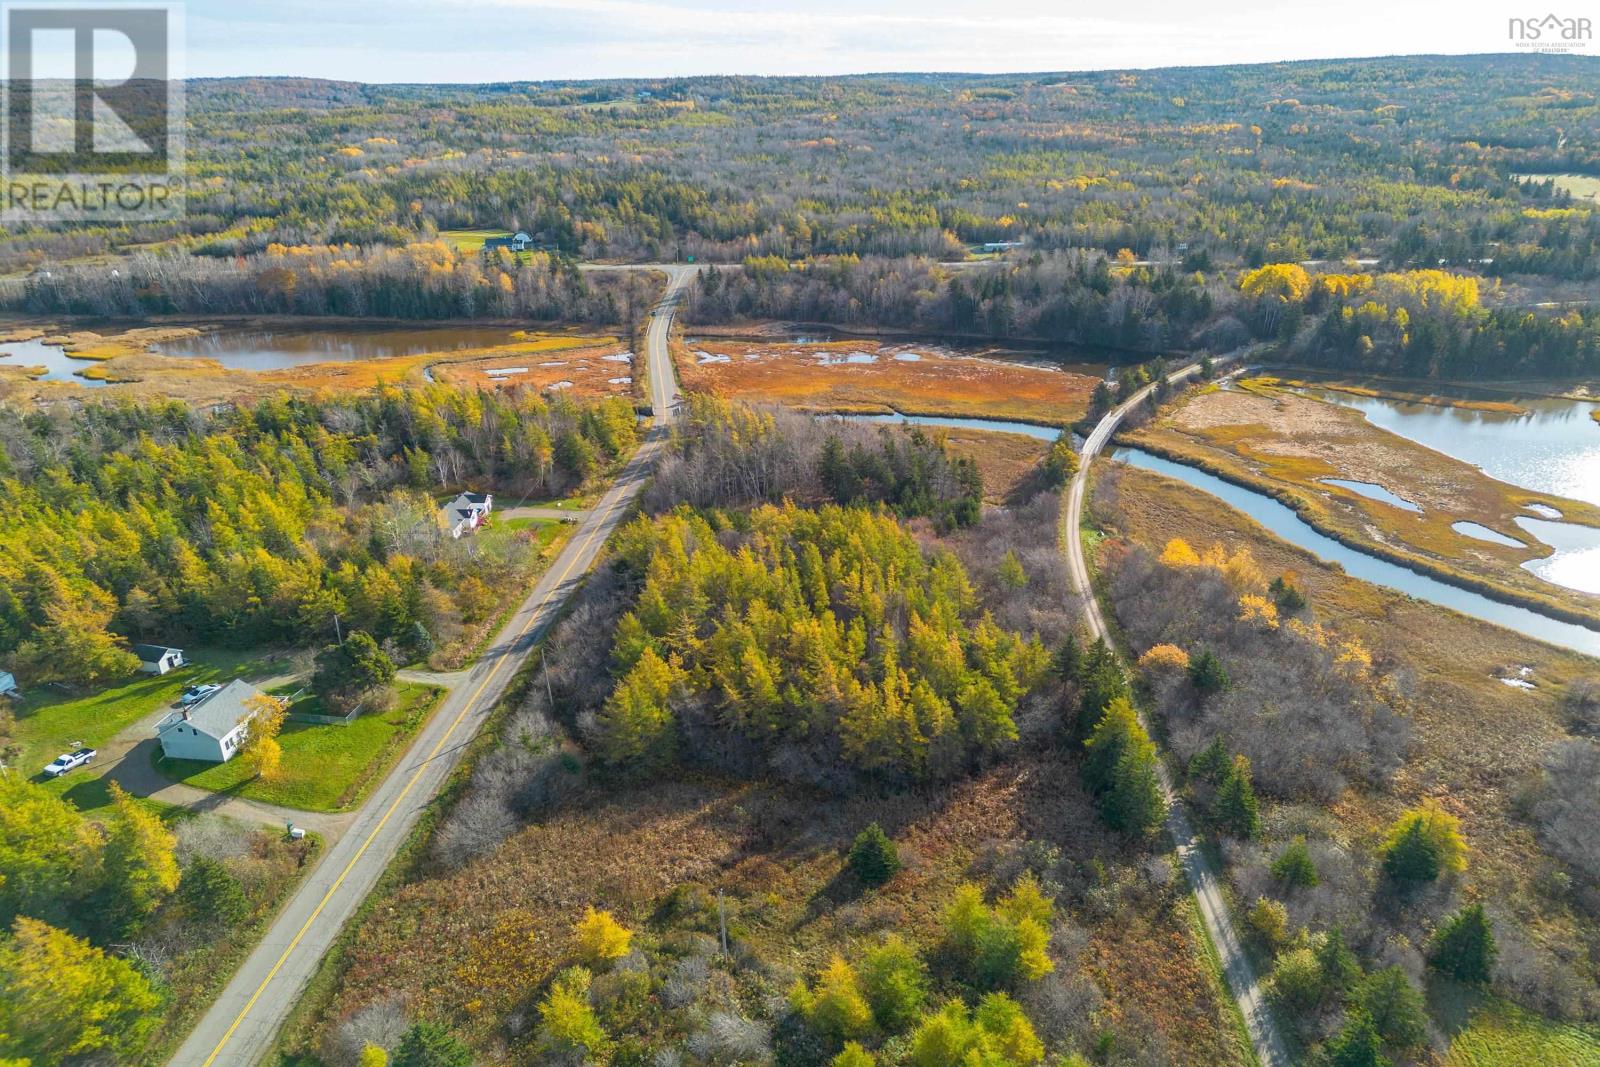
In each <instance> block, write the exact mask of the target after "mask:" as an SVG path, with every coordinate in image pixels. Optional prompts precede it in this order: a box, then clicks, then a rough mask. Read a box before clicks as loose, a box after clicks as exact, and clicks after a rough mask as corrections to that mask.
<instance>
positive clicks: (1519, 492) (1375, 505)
mask: <svg viewBox="0 0 1600 1067" xmlns="http://www.w3.org/2000/svg"><path fill="white" fill-rule="evenodd" d="M1122 439H1123V440H1126V441H1128V442H1129V443H1130V444H1134V445H1137V446H1139V447H1141V448H1145V449H1147V450H1149V451H1151V452H1154V453H1156V454H1158V455H1162V456H1166V457H1168V458H1170V459H1174V460H1178V461H1180V462H1185V463H1190V464H1192V465H1194V466H1197V467H1200V468H1202V469H1204V470H1207V471H1210V472H1211V473H1213V474H1216V475H1218V476H1220V477H1223V478H1226V479H1228V480H1231V481H1235V482H1238V483H1240V484H1243V485H1247V486H1249V487H1251V488H1254V489H1257V490H1259V491H1261V492H1264V493H1266V494H1267V495H1269V496H1272V497H1274V498H1276V499H1278V500H1280V501H1282V502H1283V503H1285V504H1287V505H1288V506H1289V507H1291V508H1293V509H1294V510H1295V511H1297V512H1298V513H1299V514H1300V516H1301V518H1303V519H1305V520H1306V521H1307V522H1308V523H1310V524H1311V525H1312V526H1314V527H1315V528H1316V529H1318V530H1319V531H1321V532H1322V533H1325V534H1327V535H1328V536H1330V537H1333V538H1335V539H1337V540H1340V541H1343V542H1345V543H1346V544H1349V545H1351V546H1352V547H1356V548H1360V549H1363V550H1366V551H1369V552H1373V553H1374V554H1377V555H1380V556H1383V557H1384V558H1387V559H1390V560H1393V561H1394V562H1397V563H1401V564H1403V565H1405V566H1410V567H1414V568H1416V569H1418V570H1422V571H1424V572H1426V573H1431V574H1433V575H1436V576H1438V577H1441V578H1443V579H1445V580H1448V581H1453V582H1455V583H1456V584H1458V585H1462V586H1465V587H1466V588H1469V589H1477V590H1479V591H1489V592H1493V593H1495V594H1497V595H1499V596H1501V597H1502V598H1507V599H1511V600H1512V601H1513V602H1517V603H1522V604H1525V605H1529V606H1532V607H1534V608H1537V609H1543V610H1547V611H1551V612H1553V613H1555V614H1557V615H1560V616H1562V617H1566V618H1574V619H1583V620H1594V619H1597V618H1600V601H1597V598H1595V597H1594V596H1591V595H1587V594H1584V593H1581V592H1577V591H1575V590H1571V589H1566V588H1563V587H1562V586H1559V585H1555V584H1553V583H1550V582H1546V581H1544V580H1542V579H1540V578H1539V577H1538V576H1536V575H1534V574H1532V573H1530V572H1529V571H1527V570H1525V569H1523V567H1522V564H1523V563H1524V562H1526V561H1528V560H1532V559H1540V558H1543V557H1544V556H1547V555H1549V554H1550V551H1549V550H1548V549H1547V548H1546V547H1545V546H1543V545H1541V544H1539V543H1538V542H1537V541H1535V540H1534V539H1533V538H1532V536H1531V535H1530V534H1529V533H1527V532H1526V531H1525V530H1523V529H1522V528H1521V527H1519V526H1518V525H1517V524H1516V523H1515V521H1514V520H1515V518H1516V517H1517V516H1518V515H1532V514H1533V513H1532V512H1530V511H1529V510H1528V505H1530V504H1536V503H1546V504H1551V505H1553V506H1555V507H1556V508H1558V509H1559V510H1560V511H1561V514H1562V516H1563V518H1564V519H1565V520H1566V521H1569V522H1573V523H1579V524H1582V525H1588V526H1600V508H1597V507H1595V506H1593V505H1591V504H1587V503H1583V502H1580V501H1576V500H1571V499H1568V498H1565V497H1559V496H1554V495H1552V494H1549V493H1540V492H1535V491H1533V490H1528V489H1523V488H1520V487H1518V486H1514V485H1509V484H1507V483H1505V482H1500V481H1497V480H1495V479H1493V478H1490V477H1489V476H1488V475H1486V474H1484V473H1483V472H1482V471H1480V470H1478V469H1477V468H1476V467H1473V466H1472V465H1470V464H1468V463H1464V462H1462V461H1460V460H1457V459H1453V458H1451V457H1449V456H1446V455H1444V454H1442V453H1439V452H1435V451H1433V450H1432V449H1429V448H1425V447H1423V446H1421V445H1418V444H1416V443H1414V442H1412V441H1408V440H1406V439H1405V438H1403V437H1400V436H1398V435H1395V434H1391V433H1389V432H1387V431H1385V430H1381V429H1379V428H1377V427H1375V426H1373V425H1371V424H1370V423H1369V422H1367V420H1366V418H1365V417H1364V416H1363V415H1362V414H1361V413H1360V412H1358V411H1353V410H1350V409H1347V408H1343V407H1340V406H1339V405H1336V404H1332V403H1327V402H1325V401H1321V400H1317V399H1313V398H1310V397H1305V396H1300V395H1297V394H1294V393H1290V392H1285V391H1282V390H1280V389H1278V388H1276V387H1274V386H1273V385H1272V384H1270V381H1269V382H1268V383H1262V382H1259V381H1253V380H1252V381H1246V382H1243V383H1241V384H1240V386H1239V387H1238V388H1234V389H1205V390H1200V391H1197V392H1196V393H1194V394H1192V395H1191V396H1190V397H1188V398H1187V399H1185V400H1183V401H1180V402H1179V403H1178V404H1177V405H1176V406H1175V407H1174V408H1173V409H1171V410H1170V411H1168V412H1164V413H1163V414H1162V415H1160V416H1158V417H1157V418H1156V419H1154V420H1152V421H1151V422H1149V423H1147V424H1145V425H1144V426H1141V427H1139V428H1138V429H1135V430H1129V431H1125V432H1124V434H1123V435H1122ZM1329 478H1340V479H1346V480H1349V481H1355V482H1367V483H1370V484H1373V485H1377V486H1381V487H1383V488H1384V489H1386V490H1388V491H1389V492H1390V493H1393V494H1395V495H1397V496H1399V497H1401V498H1402V499H1404V500H1406V501H1408V502H1410V503H1411V504H1413V505H1415V506H1417V507H1418V508H1420V511H1410V510H1406V509H1404V508H1401V507H1398V506H1395V505H1392V504H1389V503H1385V502H1382V501H1379V500H1373V499H1371V498H1369V497H1367V496H1364V495H1362V494H1361V493H1358V492H1356V491H1354V490H1353V489H1349V488H1346V487H1343V486H1336V485H1330V484H1327V482H1326V479H1329ZM1461 520H1466V521H1471V522H1475V523H1478V524H1481V525H1483V526H1486V527H1488V528H1490V529H1492V530H1494V531H1496V532H1497V533H1500V534H1502V535H1504V536H1506V537H1511V538H1514V539H1516V540H1518V541H1520V542H1523V544H1520V545H1516V546H1512V545H1500V544H1492V543H1488V542H1485V541H1480V540H1477V539H1475V538H1470V537H1467V536H1465V535H1463V534H1461V533H1459V532H1457V531H1456V530H1455V529H1453V528H1452V524H1453V523H1455V522H1457V521H1461Z"/></svg>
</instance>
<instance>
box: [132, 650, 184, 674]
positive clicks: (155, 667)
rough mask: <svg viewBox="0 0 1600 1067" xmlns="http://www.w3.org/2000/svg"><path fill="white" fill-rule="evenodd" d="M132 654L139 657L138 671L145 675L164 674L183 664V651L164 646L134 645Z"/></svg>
mask: <svg viewBox="0 0 1600 1067" xmlns="http://www.w3.org/2000/svg"><path fill="white" fill-rule="evenodd" d="M133 654H134V655H136V656H138V657H139V669H140V670H141V671H143V672H144V673H146V674H166V673H167V672H168V671H174V670H177V669H178V668H179V667H182V666H183V664H184V658H183V649H181V648H167V647H166V646H165V645H134V646H133Z"/></svg>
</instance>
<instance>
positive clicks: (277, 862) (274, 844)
mask: <svg viewBox="0 0 1600 1067" xmlns="http://www.w3.org/2000/svg"><path fill="white" fill-rule="evenodd" d="M259 836H260V838H261V839H262V840H263V841H264V842H266V856H265V857H264V859H263V860H262V862H264V863H265V862H269V861H271V866H270V867H269V868H268V873H267V874H266V875H265V876H264V877H261V878H258V879H256V880H255V882H254V886H255V892H256V893H257V894H259V895H260V898H261V899H260V900H259V901H258V903H257V907H256V909H255V911H254V912H253V913H252V915H251V917H250V919H249V920H248V921H247V922H246V923H244V924H243V925H240V926H235V927H232V928H229V929H227V931H226V932H225V934H224V935H223V936H222V937H221V938H220V939H219V940H218V941H217V942H215V947H214V948H213V949H212V950H210V951H209V952H205V953H202V954H200V955H199V957H198V958H197V959H195V960H193V961H190V962H189V963H188V964H187V965H186V966H183V967H182V968H181V969H180V970H178V971H177V972H176V973H175V974H174V975H172V976H169V978H168V981H167V986H168V995H169V998H170V999H169V1000H168V1005H169V1008H170V1010H169V1011H168V1013H167V1014H166V1015H164V1016H163V1017H162V1019H161V1021H160V1023H159V1024H158V1025H157V1027H156V1030H155V1033H154V1034H153V1036H152V1037H151V1041H150V1045H149V1046H148V1047H147V1048H146V1050H145V1053H144V1057H143V1060H142V1062H143V1063H145V1064H149V1065H151V1067H154V1065H156V1064H161V1063H166V1062H167V1061H168V1060H170V1059H171V1057H172V1053H173V1052H175V1051H176V1050H177V1047H178V1046H179V1045H180V1044H181V1043H182V1042H183V1039H184V1038H185V1037H187V1036H188V1034H189V1031H190V1030H191V1029H193V1028H194V1025H195V1023H197V1022H198V1021H199V1020H200V1017H201V1016H202V1015H204V1014H205V1012H206V1010H207V1009H208V1008H210V1007H211V1005H212V1003H213V1002H214V1001H215V1000H216V999H217V997H218V996H219V995H221V993H222V990H223V989H224V988H225V987H226V986H227V984H228V981H229V980H230V979H231V978H232V977H233V974H234V972H235V971H237V970H238V969H239V965H240V964H242V963H243V962H244V960H245V957H247V956H248V955H249V954H250V953H251V952H252V951H254V950H255V947H256V945H257V944H259V943H260V941H261V938H262V936H263V935H264V934H265V933H266V931H267V928H268V927H269V926H270V925H271V924H272V922H273V920H274V919H276V918H277V917H278V913H279V912H280V911H282V910H283V906H284V904H285V903H287V902H288V900H289V897H290V896H291V895H292V894H293V892H294V890H295V889H296V888H297V887H298V886H299V884H300V882H301V880H302V879H303V878H304V877H305V875H306V874H307V873H308V872H309V871H310V870H311V869H312V868H313V867H314V866H316V861H317V859H318V857H319V854H320V853H321V852H322V849H323V847H324V846H323V841H322V838H321V837H320V836H319V835H317V834H307V835H306V836H305V838H304V839H302V840H300V841H294V842H291V841H288V840H287V839H285V838H283V837H282V836H281V835H276V836H270V837H269V836H268V834H267V833H266V832H262V833H260V834H259ZM179 962H180V963H181V962H182V961H181V959H180V961H179Z"/></svg>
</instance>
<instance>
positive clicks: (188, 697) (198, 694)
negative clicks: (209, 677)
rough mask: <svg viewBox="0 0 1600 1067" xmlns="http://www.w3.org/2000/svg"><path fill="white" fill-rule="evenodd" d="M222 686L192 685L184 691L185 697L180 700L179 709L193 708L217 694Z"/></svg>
mask: <svg viewBox="0 0 1600 1067" xmlns="http://www.w3.org/2000/svg"><path fill="white" fill-rule="evenodd" d="M221 688H222V686H220V685H214V684H210V683H208V684H206V685H191V686H190V687H189V688H187V689H185V690H184V691H183V696H181V697H179V698H178V707H180V708H192V707H194V706H195V705H196V704H198V703H200V702H201V701H202V700H204V699H205V698H206V697H208V696H210V695H211V694H212V693H215V692H217V691H218V690H219V689H221Z"/></svg>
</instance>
